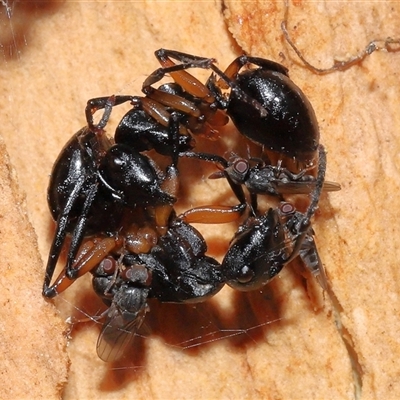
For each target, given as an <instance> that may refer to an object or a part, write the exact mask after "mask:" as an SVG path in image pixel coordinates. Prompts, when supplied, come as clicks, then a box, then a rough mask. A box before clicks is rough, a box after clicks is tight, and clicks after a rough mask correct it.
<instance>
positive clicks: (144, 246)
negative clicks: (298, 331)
mask: <svg viewBox="0 0 400 400" xmlns="http://www.w3.org/2000/svg"><path fill="white" fill-rule="evenodd" d="M155 54H156V57H157V59H158V60H159V62H160V64H161V68H159V69H157V70H156V71H154V72H153V73H152V74H151V75H149V77H148V78H147V79H146V80H145V82H144V83H143V93H144V95H142V96H109V97H102V98H96V99H91V100H89V101H88V104H87V107H86V120H87V126H85V127H84V128H82V129H81V130H80V131H79V132H78V133H76V134H75V135H74V136H73V137H72V138H71V139H70V141H69V142H68V143H67V144H66V145H65V147H64V148H63V150H62V151H61V153H60V155H59V157H58V159H57V160H56V162H55V164H54V167H53V171H52V175H51V180H50V184H49V189H48V203H49V206H50V210H51V213H52V216H53V218H54V220H55V221H56V230H55V234H54V240H53V243H52V246H51V249H50V254H49V258H48V262H47V267H46V274H45V279H44V286H43V295H44V296H45V297H46V298H52V297H54V296H56V295H58V294H59V293H61V292H63V291H64V290H66V289H67V288H68V287H69V286H70V285H71V284H72V283H73V282H74V281H75V280H76V279H77V278H79V277H81V276H83V275H84V274H86V273H87V272H90V273H91V274H92V275H93V289H94V291H95V293H96V294H97V295H98V296H99V297H100V298H101V299H102V300H103V302H104V303H105V304H106V305H107V307H108V308H107V310H106V311H105V313H104V315H103V317H104V318H105V323H104V325H103V328H102V331H101V333H100V336H99V339H98V343H97V353H98V355H99V357H100V358H101V359H102V360H104V361H115V360H117V359H119V358H120V357H121V356H122V355H123V354H124V353H125V350H126V349H127V347H128V346H129V345H130V343H131V340H132V338H133V337H134V333H135V332H137V330H138V329H139V327H140V325H141V324H142V322H143V320H144V317H145V314H146V312H147V311H148V309H149V307H148V305H147V299H149V298H156V299H158V300H159V301H160V302H174V303H182V302H202V301H205V300H206V299H208V298H210V297H211V296H213V295H215V294H216V293H217V292H218V291H219V290H220V289H221V288H222V287H223V286H224V285H225V284H228V285H229V286H231V287H232V288H234V289H237V290H241V291H249V290H256V289H259V288H261V287H263V286H264V285H266V284H267V283H268V282H269V281H270V280H271V279H273V278H274V277H275V276H276V275H277V274H279V272H280V271H281V270H282V268H283V267H284V266H285V265H286V264H288V263H289V262H291V261H292V260H293V259H294V258H296V257H297V256H300V258H301V259H302V260H303V262H304V264H305V265H306V267H307V268H308V269H309V270H310V271H311V273H312V274H313V275H314V276H315V277H316V279H317V280H318V282H319V283H320V285H321V286H322V288H323V289H326V288H327V280H326V276H325V272H324V268H323V265H322V262H321V260H320V258H319V256H318V251H317V248H316V244H315V241H314V232H313V229H312V226H311V219H312V217H313V215H314V214H315V211H316V209H317V207H318V202H319V199H320V195H321V192H322V190H325V191H336V190H339V189H340V186H339V185H338V184H336V183H332V182H324V177H325V170H326V154H325V150H324V148H323V146H322V145H321V144H319V130H318V123H317V120H316V117H315V113H314V110H313V108H312V106H311V104H310V102H309V101H308V99H307V98H306V96H305V95H304V94H303V93H302V91H301V90H300V89H299V88H298V87H297V86H296V85H295V84H294V83H293V82H292V81H291V80H290V79H289V77H288V71H287V69H286V68H285V67H284V66H282V65H280V64H278V63H275V62H273V61H269V60H265V59H262V58H255V57H247V56H241V57H239V58H237V59H236V60H234V61H233V62H232V63H231V64H230V65H229V66H228V68H227V69H226V70H225V71H224V72H223V71H221V70H220V69H219V68H218V67H217V66H216V64H215V60H214V59H210V58H203V57H197V56H193V55H189V54H184V53H181V52H177V51H170V50H163V49H161V50H158V51H157V52H156V53H155ZM250 67H252V68H250ZM195 68H201V69H209V70H211V71H212V74H211V76H210V78H209V79H208V80H207V82H206V83H205V84H204V83H202V82H200V81H199V80H198V79H197V78H195V77H194V76H193V75H191V74H190V73H189V72H188V69H195ZM166 74H169V76H171V77H172V79H173V82H169V83H166V84H163V85H161V86H160V87H158V88H155V87H153V85H154V84H156V83H157V82H159V81H160V80H161V79H163V78H164V77H165V75H166ZM126 102H130V104H131V106H132V108H131V109H130V110H129V111H128V112H127V113H126V114H125V116H124V117H123V118H122V119H121V121H120V122H119V124H118V126H117V128H116V130H115V134H114V136H113V138H110V137H108V136H107V135H106V134H105V128H106V125H107V123H108V120H109V117H110V114H111V112H112V109H113V108H114V107H116V106H118V105H120V104H122V103H126ZM100 109H103V110H104V113H103V116H102V118H101V120H100V121H99V123H97V124H95V123H94V121H93V115H94V113H95V112H96V111H97V110H100ZM229 120H231V121H232V122H233V124H234V125H235V127H236V128H237V130H238V132H239V133H240V134H241V136H242V137H243V139H244V140H246V141H249V143H250V142H251V143H253V145H255V146H257V147H258V148H259V149H260V152H261V153H262V157H261V158H252V157H250V156H249V157H248V158H240V157H234V158H232V159H226V158H225V156H224V155H223V154H222V155H221V154H215V153H204V152H199V151H198V149H197V148H196V141H195V137H196V135H202V136H205V137H214V139H215V136H216V132H218V129H220V127H222V126H224V125H226V124H227V123H228V121H229ZM217 140H218V139H217ZM149 150H152V152H148V151H149ZM154 152H155V153H157V154H158V155H160V157H161V158H162V159H165V160H166V163H167V166H166V167H161V165H159V163H158V162H157V160H156V159H154V158H155V157H152V156H151V154H154ZM268 152H269V153H273V154H276V155H277V157H278V158H279V161H278V162H277V163H272V162H271V161H270V157H268V155H267V153H268ZM181 158H192V159H193V158H194V159H197V160H199V162H207V163H212V164H213V165H216V167H217V168H218V171H216V172H215V173H214V174H213V175H212V177H213V178H216V177H218V178H224V179H226V181H227V182H228V184H229V186H230V189H231V190H232V193H233V194H234V196H235V197H236V198H237V200H238V204H236V205H233V206H223V205H221V206H217V205H216V206H208V205H207V206H201V207H196V208H192V209H190V210H187V211H186V212H184V213H182V214H180V215H177V213H176V212H175V209H174V205H175V203H176V201H177V198H178V197H179V192H178V187H179V183H180V174H181V171H180V170H179V162H180V159H181ZM283 159H289V160H291V161H292V165H293V164H295V165H296V166H297V168H296V170H294V169H291V168H289V167H284V166H283V165H282V160H283ZM299 167H300V168H299ZM292 194H295V195H300V196H303V197H306V199H308V203H309V204H308V206H307V208H306V210H305V211H304V212H302V211H299V210H297V209H296V208H295V206H294V205H293V204H292V203H291V202H289V201H287V199H285V198H284V196H285V195H292ZM259 196H270V197H274V198H275V199H278V201H279V205H277V206H275V207H271V208H269V209H268V210H267V211H261V210H260V207H259V204H258V198H259ZM236 220H239V221H240V226H239V228H238V230H237V232H236V234H235V235H234V237H233V238H232V240H231V242H230V245H229V248H228V250H227V252H226V254H225V256H224V258H223V260H222V262H218V261H217V260H215V259H214V258H212V257H210V256H208V255H206V252H207V244H206V241H205V239H204V238H203V237H202V235H201V234H200V232H199V231H198V230H196V229H195V228H194V227H193V226H192V225H191V224H193V223H194V222H203V223H211V224H213V223H227V222H232V221H236ZM63 249H65V250H67V256H66V264H65V266H64V268H63V270H62V271H61V273H60V275H59V276H58V277H57V278H56V279H53V275H54V271H55V268H56V265H57V263H58V260H59V258H60V255H61V253H62V250H63ZM52 280H53V282H52Z"/></svg>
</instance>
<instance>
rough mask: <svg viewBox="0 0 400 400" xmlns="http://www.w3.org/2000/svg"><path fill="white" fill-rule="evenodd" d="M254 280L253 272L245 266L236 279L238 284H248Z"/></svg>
mask: <svg viewBox="0 0 400 400" xmlns="http://www.w3.org/2000/svg"><path fill="white" fill-rule="evenodd" d="M253 278H254V271H253V270H252V269H250V268H249V267H248V266H247V265H245V266H244V267H242V269H241V270H240V274H239V275H238V277H237V281H238V282H239V283H249V282H250V281H251V280H252V279H253Z"/></svg>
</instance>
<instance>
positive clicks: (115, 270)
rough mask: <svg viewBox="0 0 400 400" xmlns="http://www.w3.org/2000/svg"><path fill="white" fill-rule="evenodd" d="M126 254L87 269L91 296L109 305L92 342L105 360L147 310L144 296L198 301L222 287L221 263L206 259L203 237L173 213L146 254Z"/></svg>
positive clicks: (120, 350)
mask: <svg viewBox="0 0 400 400" xmlns="http://www.w3.org/2000/svg"><path fill="white" fill-rule="evenodd" d="M125 251H126V250H125V249H121V250H120V251H119V253H116V254H114V256H113V257H111V256H109V257H107V258H105V259H104V260H103V261H102V262H101V263H100V264H99V265H98V266H97V267H96V268H94V269H93V270H92V271H91V272H92V274H93V287H94V289H95V291H96V293H97V294H98V295H99V296H100V297H101V298H102V299H103V301H104V302H105V304H106V305H107V306H109V309H108V310H107V311H106V313H105V316H106V321H105V324H104V326H103V328H102V331H101V333H100V336H99V339H98V343H97V353H98V355H99V357H100V358H101V359H102V360H104V361H115V360H117V359H118V358H120V357H121V356H122V355H123V354H124V351H125V349H126V348H127V347H128V345H130V343H131V341H132V340H133V339H134V335H135V333H136V332H137V330H138V329H139V327H140V325H141V323H142V321H143V319H144V316H145V314H146V312H147V311H148V305H147V298H156V299H158V300H159V301H160V302H170V303H171V302H172V303H186V302H192V303H193V302H202V301H205V300H206V299H208V298H209V297H211V296H213V295H214V294H216V293H217V292H218V291H219V290H220V289H221V288H222V286H223V285H224V279H223V276H222V274H221V268H220V264H219V263H218V262H217V261H216V260H215V259H213V258H211V257H209V256H207V255H205V252H206V251H207V245H206V243H205V241H204V239H203V237H202V236H201V235H200V233H199V232H198V231H197V230H196V229H195V228H193V227H192V226H190V225H189V224H188V223H186V222H185V221H183V220H182V219H180V218H177V217H175V215H174V213H172V214H171V219H170V224H169V227H168V229H167V231H166V233H165V235H162V236H161V237H160V238H159V240H158V243H157V244H156V245H155V246H153V247H152V248H151V250H150V252H148V253H138V254H134V253H127V254H125V255H123V253H124V252H125ZM118 260H121V261H120V262H119V261H118Z"/></svg>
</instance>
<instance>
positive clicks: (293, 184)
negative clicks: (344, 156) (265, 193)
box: [276, 180, 341, 194]
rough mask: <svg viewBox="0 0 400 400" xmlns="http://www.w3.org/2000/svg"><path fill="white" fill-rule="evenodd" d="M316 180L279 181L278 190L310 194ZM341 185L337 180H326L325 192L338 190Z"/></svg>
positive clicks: (323, 188)
mask: <svg viewBox="0 0 400 400" xmlns="http://www.w3.org/2000/svg"><path fill="white" fill-rule="evenodd" d="M315 183H316V181H315V180H312V181H289V182H277V183H276V191H277V192H278V193H280V194H308V193H311V192H312V191H313V190H314V189H315ZM340 189H341V187H340V185H339V184H338V183H336V182H329V181H327V182H324V186H323V187H322V190H323V191H324V192H337V191H338V190H340Z"/></svg>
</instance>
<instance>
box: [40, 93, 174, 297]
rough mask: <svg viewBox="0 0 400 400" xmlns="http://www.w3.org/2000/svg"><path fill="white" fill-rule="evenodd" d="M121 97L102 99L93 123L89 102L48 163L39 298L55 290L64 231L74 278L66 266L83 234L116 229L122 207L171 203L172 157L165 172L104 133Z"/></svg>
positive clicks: (92, 107) (94, 106)
mask: <svg viewBox="0 0 400 400" xmlns="http://www.w3.org/2000/svg"><path fill="white" fill-rule="evenodd" d="M125 101H127V97H126V96H117V97H110V98H109V99H108V101H103V99H102V101H101V103H100V108H105V113H104V116H103V118H102V120H101V121H100V123H99V124H98V125H94V124H93V117H92V115H93V113H94V111H96V109H97V108H98V103H97V102H96V101H93V100H90V101H89V102H88V106H87V108H86V117H87V121H88V126H87V127H85V128H83V129H81V130H80V131H79V132H78V133H77V134H75V135H74V136H73V137H72V138H71V140H70V141H69V142H68V143H67V144H66V146H65V147H64V149H63V150H62V151H61V153H60V155H59V157H58V159H57V160H56V162H55V164H54V167H53V171H52V175H51V179H50V184H49V188H48V203H49V207H50V210H51V212H52V216H53V218H54V219H55V220H56V222H57V226H56V232H55V235H54V240H53V243H52V247H51V250H50V254H49V258H48V262H47V267H46V275H45V279H44V286H43V294H44V296H45V297H54V296H55V295H56V294H57V290H56V288H55V287H54V286H53V287H49V285H50V281H51V278H52V276H53V273H54V269H55V267H56V264H57V261H58V259H59V257H60V253H61V249H62V247H63V245H64V243H65V240H66V236H67V235H70V236H71V243H70V245H69V248H68V254H67V261H66V267H65V269H66V275H67V277H68V278H69V279H75V278H76V277H77V276H78V273H79V271H78V270H77V269H76V268H72V265H73V262H74V259H75V257H76V255H77V252H78V249H79V246H80V245H81V243H82V240H83V238H84V237H85V236H87V235H91V234H97V233H99V232H113V231H115V230H118V229H119V228H120V225H121V218H122V216H123V214H124V212H125V210H126V209H127V208H128V209H134V208H136V207H138V206H152V207H155V206H162V205H172V204H173V203H174V202H175V197H174V195H173V194H171V193H169V192H167V191H165V190H164V189H163V188H162V186H163V184H164V182H165V181H168V180H171V181H172V180H176V175H177V170H176V166H175V163H176V157H173V162H172V165H171V166H170V167H168V168H167V173H166V175H165V174H163V173H162V172H161V170H160V169H159V168H158V167H157V166H156V164H155V163H154V162H153V161H152V160H151V159H150V158H149V157H147V156H145V155H143V154H141V153H139V152H138V151H137V150H136V149H135V148H132V147H130V146H128V145H126V144H123V143H116V144H114V142H113V140H112V139H109V138H108V137H107V136H106V134H105V132H104V127H105V125H106V123H107V121H108V118H109V116H110V113H111V109H112V107H113V106H114V105H116V104H120V103H122V102H125ZM170 119H171V124H170V131H171V137H175V138H176V137H177V133H176V132H177V124H178V119H177V117H176V116H175V115H174V114H172V115H171V118H170ZM171 140H172V139H171Z"/></svg>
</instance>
